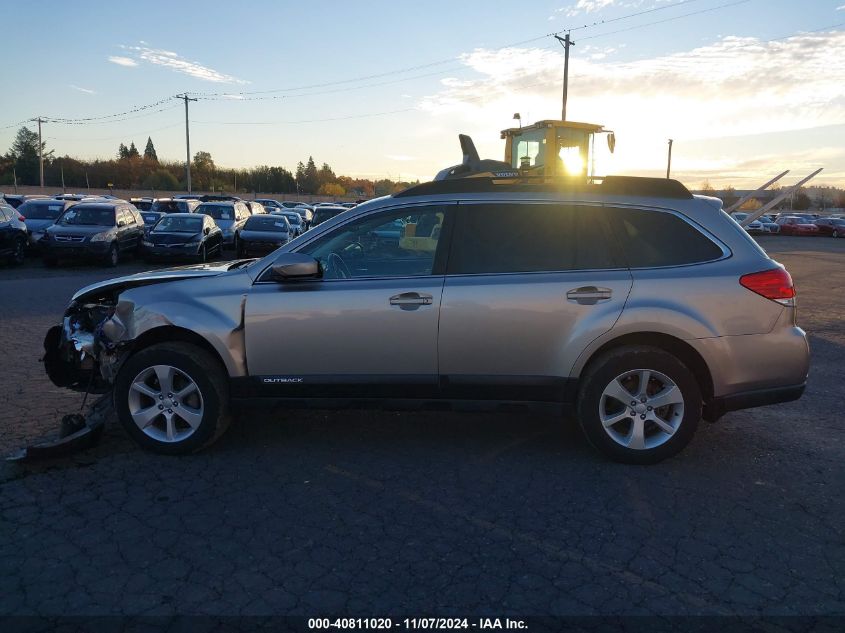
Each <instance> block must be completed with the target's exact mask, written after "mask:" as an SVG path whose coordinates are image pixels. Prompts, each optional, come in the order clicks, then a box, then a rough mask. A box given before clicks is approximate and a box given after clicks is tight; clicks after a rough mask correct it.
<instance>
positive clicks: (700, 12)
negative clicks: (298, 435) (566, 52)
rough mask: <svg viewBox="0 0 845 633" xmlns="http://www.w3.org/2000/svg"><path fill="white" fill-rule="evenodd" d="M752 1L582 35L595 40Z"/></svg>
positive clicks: (582, 39)
mask: <svg viewBox="0 0 845 633" xmlns="http://www.w3.org/2000/svg"><path fill="white" fill-rule="evenodd" d="M748 2H751V0H736V2H728V3H727V4H720V5H719V6H717V7H710V8H708V9H701V10H700V11H691V12H690V13H682V14H681V15H675V16H673V17H671V18H666V19H664V20H655V21H654V22H646V23H644V24H635V25H634V26H629V27H626V28H624V29H617V30H616V31H608V32H607V33H599V34H598V35H589V36H587V37H582V38H581V41H582V42H583V41H584V40H594V39H596V38H597V37H607V36H608V35H616V34H617V33H625V32H627V31H633V30H635V29H642V28H645V27H647V26H654V25H655V24H664V23H666V22H673V21H674V20H680V19H681V18H688V17H690V16H693V15H701V14H702V13H710V12H711V11H718V10H720V9H727V8H729V7H735V6H737V5H739V4H746V3H748Z"/></svg>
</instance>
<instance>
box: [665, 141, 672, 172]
mask: <svg viewBox="0 0 845 633" xmlns="http://www.w3.org/2000/svg"><path fill="white" fill-rule="evenodd" d="M670 171H672V139H671V138H670V139H669V158H668V160H667V161H666V178H669V172H670Z"/></svg>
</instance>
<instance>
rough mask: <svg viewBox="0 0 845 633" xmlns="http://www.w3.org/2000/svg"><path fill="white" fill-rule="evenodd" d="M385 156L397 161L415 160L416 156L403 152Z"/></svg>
mask: <svg viewBox="0 0 845 633" xmlns="http://www.w3.org/2000/svg"><path fill="white" fill-rule="evenodd" d="M386 158H389V159H390V160H398V161H407V160H417V157H416V156H406V155H404V154H387V155H386Z"/></svg>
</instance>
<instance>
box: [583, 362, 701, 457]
mask: <svg viewBox="0 0 845 633" xmlns="http://www.w3.org/2000/svg"><path fill="white" fill-rule="evenodd" d="M599 419H600V420H601V423H602V427H603V428H604V431H605V433H607V434H608V436H609V437H610V438H611V439H612V440H613V441H614V442H616V443H617V444H619V445H621V446H624V447H626V448H630V449H634V450H647V449H651V448H655V447H657V446H660V445H661V444H664V443H666V442H668V441H669V439H670V438H671V437H672V436H673V435H674V434H675V432H676V431H677V430H678V427H679V426H680V425H681V421H682V420H683V419H684V397H683V394H682V393H681V389H680V388H679V387H678V385H676V384H675V382H674V381H672V380H671V379H670V378H669V377H668V376H666V375H665V374H663V373H661V372H659V371H655V370H653V369H634V370H631V371H626V372H625V373H623V374H620V375H619V376H617V377H616V378H614V379H613V380H612V381H610V383H609V384H608V385H607V386H606V387H605V388H604V391H602V395H601V398H600V400H599Z"/></svg>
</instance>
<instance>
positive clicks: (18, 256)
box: [12, 240, 26, 264]
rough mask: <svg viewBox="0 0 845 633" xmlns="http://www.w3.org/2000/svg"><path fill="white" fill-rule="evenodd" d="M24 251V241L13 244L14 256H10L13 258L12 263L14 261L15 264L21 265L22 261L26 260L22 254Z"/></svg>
mask: <svg viewBox="0 0 845 633" xmlns="http://www.w3.org/2000/svg"><path fill="white" fill-rule="evenodd" d="M24 249H25V246H24V241H23V240H18V241H17V242H16V243H15V253H14V255H13V256H12V257H13V261H14V262H15V263H16V264H23V261H24V259H26V255H25V253H24Z"/></svg>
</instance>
